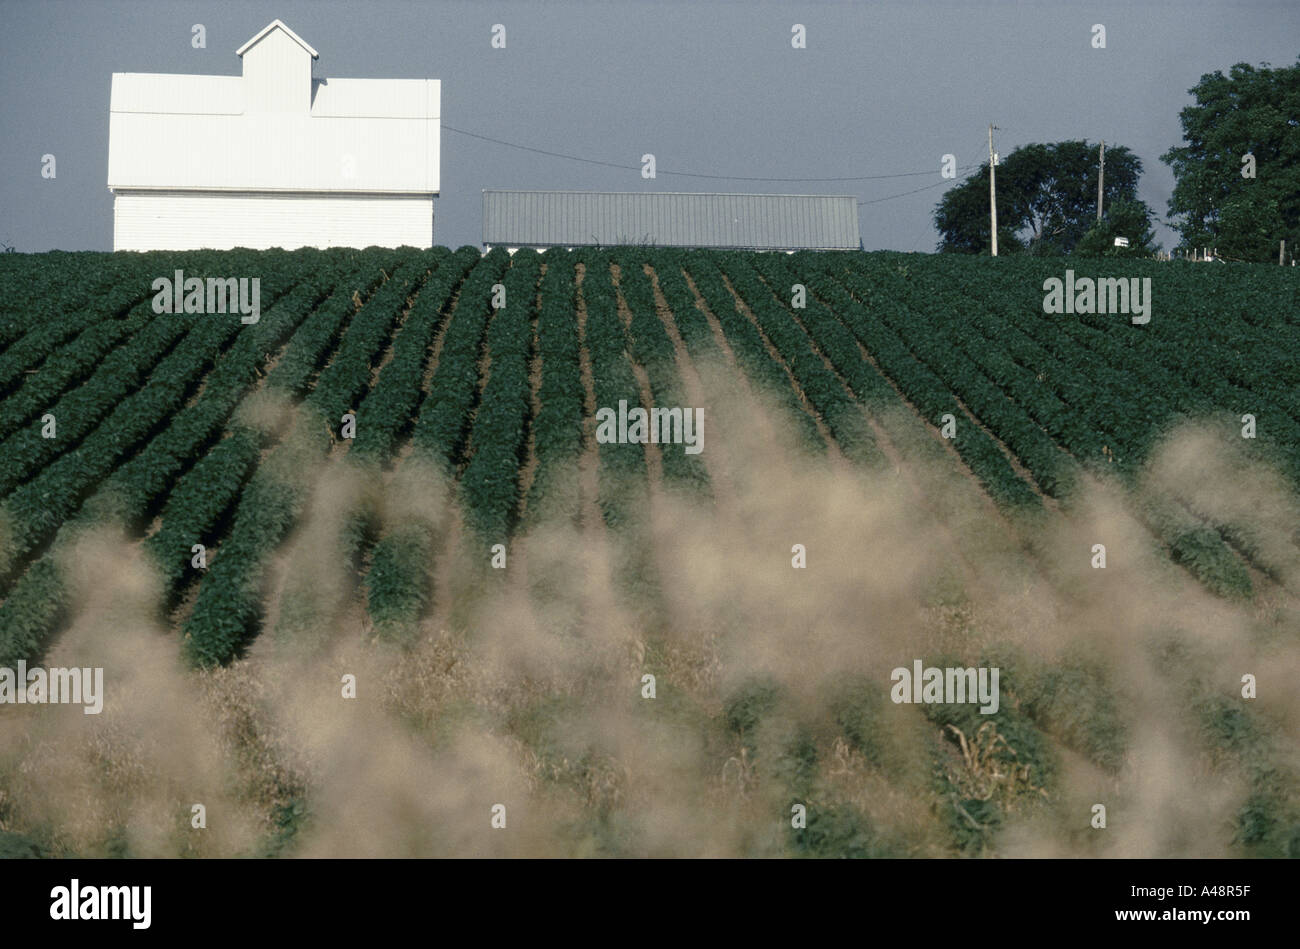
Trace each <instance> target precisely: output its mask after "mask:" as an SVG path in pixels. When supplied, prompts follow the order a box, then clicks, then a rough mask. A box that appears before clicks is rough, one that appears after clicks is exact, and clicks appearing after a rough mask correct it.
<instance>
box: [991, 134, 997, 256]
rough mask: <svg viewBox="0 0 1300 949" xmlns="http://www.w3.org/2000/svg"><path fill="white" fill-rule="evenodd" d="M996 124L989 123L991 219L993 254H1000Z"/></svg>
mask: <svg viewBox="0 0 1300 949" xmlns="http://www.w3.org/2000/svg"><path fill="white" fill-rule="evenodd" d="M995 128H997V126H996V125H993V124H990V125H989V219H990V221H991V222H992V225H991V226H992V228H993V231H992V234H993V256H994V257H996V256H997V255H998V188H997V183H996V176H995V175H994V173H993V167H994V166H995V165H996V164H997V156H996V155H995V154H994V152H993V130H994V129H995Z"/></svg>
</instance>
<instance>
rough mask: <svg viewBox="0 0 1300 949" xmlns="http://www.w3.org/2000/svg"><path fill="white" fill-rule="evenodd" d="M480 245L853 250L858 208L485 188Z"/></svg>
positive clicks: (776, 198) (723, 197)
mask: <svg viewBox="0 0 1300 949" xmlns="http://www.w3.org/2000/svg"><path fill="white" fill-rule="evenodd" d="M483 243H484V244H485V245H490V246H506V247H576V246H582V245H590V244H601V245H613V244H653V245H656V246H659V247H719V248H735V249H744V250H801V249H819V250H857V249H858V246H859V235H858V203H857V198H856V197H855V196H853V195H827V194H708V193H694V192H689V193H688V192H664V191H622V192H620V191H609V192H597V191H491V190H485V191H484V192H483Z"/></svg>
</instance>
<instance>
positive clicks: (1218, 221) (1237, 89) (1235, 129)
mask: <svg viewBox="0 0 1300 949" xmlns="http://www.w3.org/2000/svg"><path fill="white" fill-rule="evenodd" d="M1188 91H1189V92H1190V93H1191V94H1192V95H1193V96H1194V97H1195V99H1196V104H1195V105H1189V106H1187V107H1186V108H1185V109H1183V110H1182V112H1180V113H1179V120H1180V121H1181V122H1182V126H1183V139H1184V141H1185V142H1186V144H1185V145H1180V146H1176V147H1174V148H1171V149H1169V151H1167V152H1166V153H1165V154H1163V155H1161V156H1160V160H1161V161H1163V162H1165V163H1166V164H1167V165H1169V166H1170V167H1171V168H1172V169H1173V172H1174V178H1175V179H1176V184H1175V185H1174V192H1173V196H1172V197H1171V198H1170V199H1169V214H1170V217H1171V218H1173V219H1174V224H1175V226H1176V227H1177V229H1178V231H1179V234H1180V235H1181V237H1182V245H1181V246H1182V247H1201V246H1211V247H1217V248H1218V249H1219V253H1220V254H1221V255H1223V256H1226V257H1235V258H1239V259H1242V260H1276V259H1277V246H1278V241H1279V240H1283V239H1285V240H1286V242H1287V245H1288V247H1294V246H1295V243H1296V241H1297V240H1300V60H1298V61H1297V63H1296V65H1295V66H1291V67H1289V68H1284V69H1270V68H1269V67H1268V64H1267V63H1263V64H1261V68H1259V69H1256V68H1255V67H1253V66H1250V65H1248V64H1246V63H1238V64H1237V65H1235V66H1233V67H1232V68H1231V69H1230V70H1229V71H1228V75H1226V76H1225V75H1224V74H1223V73H1222V72H1221V71H1216V72H1213V73H1207V74H1205V75H1203V76H1202V77H1201V81H1200V82H1198V83H1197V84H1196V85H1195V86H1193V87H1192V88H1191V89H1190V90H1188ZM1248 154H1249V155H1251V156H1253V157H1254V163H1255V177H1254V178H1249V177H1243V174H1242V172H1243V171H1244V170H1247V166H1246V165H1245V164H1244V163H1243V160H1244V158H1245V156H1246V155H1248Z"/></svg>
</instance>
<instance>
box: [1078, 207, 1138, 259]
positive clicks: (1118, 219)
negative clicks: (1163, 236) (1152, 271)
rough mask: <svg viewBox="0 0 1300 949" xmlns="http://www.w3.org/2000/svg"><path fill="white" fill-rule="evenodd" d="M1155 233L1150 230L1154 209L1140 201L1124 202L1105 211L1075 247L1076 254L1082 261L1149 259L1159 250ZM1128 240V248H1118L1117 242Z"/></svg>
mask: <svg viewBox="0 0 1300 949" xmlns="http://www.w3.org/2000/svg"><path fill="white" fill-rule="evenodd" d="M1155 236H1156V235H1155V232H1154V231H1153V230H1152V229H1151V209H1150V208H1148V207H1147V206H1146V205H1145V204H1143V203H1142V202H1141V201H1131V200H1129V199H1127V198H1121V199H1120V200H1118V201H1116V202H1115V203H1114V204H1112V205H1111V206H1110V207H1109V208H1105V209H1104V210H1103V216H1102V219H1101V220H1100V221H1097V222H1095V223H1094V224H1093V225H1092V227H1090V228H1089V229H1088V233H1087V234H1085V235H1084V236H1083V238H1082V239H1081V240H1080V241H1079V243H1078V244H1076V245H1075V248H1074V252H1075V253H1076V254H1079V255H1080V256H1083V257H1149V256H1151V254H1153V253H1154V252H1155V250H1156V246H1155ZM1117 237H1127V238H1128V246H1127V247H1116V246H1115V238H1117Z"/></svg>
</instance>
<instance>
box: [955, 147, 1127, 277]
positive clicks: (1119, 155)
mask: <svg viewBox="0 0 1300 949" xmlns="http://www.w3.org/2000/svg"><path fill="white" fill-rule="evenodd" d="M1141 174H1142V161H1141V159H1139V158H1138V157H1137V156H1136V155H1134V154H1133V153H1132V152H1131V151H1129V150H1128V149H1127V148H1125V147H1124V146H1122V145H1119V146H1113V147H1112V146H1107V148H1106V190H1105V195H1104V204H1105V206H1110V205H1111V204H1112V203H1114V202H1120V201H1125V202H1132V203H1135V204H1137V205H1138V206H1139V208H1140V209H1141V210H1142V211H1143V212H1145V214H1146V216H1147V217H1149V216H1150V212H1149V210H1147V208H1146V205H1145V204H1143V203H1142V202H1141V201H1140V200H1139V199H1138V196H1137V183H1138V178H1139V177H1140V176H1141ZM988 180H989V166H988V163H987V162H986V163H984V164H983V165H981V166H980V170H979V171H977V172H976V173H975V174H973V175H972V176H971V177H969V178H967V179H966V180H965V181H964V182H962V184H960V185H958V186H957V187H956V188H952V189H950V190H949V191H948V193H947V194H945V195H944V196H943V200H942V201H940V202H939V204H938V206H937V207H936V208H935V212H934V223H935V226H936V227H937V228H938V229H939V233H940V235H941V239H940V241H939V247H938V249H939V250H940V251H953V252H958V253H966V254H981V253H988V250H989V198H988ZM997 193H998V252H999V253H1003V252H1008V253H1015V252H1024V253H1029V254H1035V255H1043V254H1068V253H1071V252H1073V250H1074V248H1075V246H1076V245H1077V244H1078V243H1079V241H1080V240H1082V239H1083V236H1084V235H1085V234H1087V233H1088V230H1089V229H1090V228H1091V227H1092V225H1093V223H1094V222H1095V220H1096V215H1097V146H1096V145H1094V144H1091V143H1089V142H1085V141H1068V142H1055V143H1052V144H1049V145H1038V144H1034V145H1025V146H1023V147H1021V148H1018V149H1016V150H1015V151H1013V152H1012V153H1011V154H1010V155H1007V156H1006V157H1005V158H1004V159H1002V160H1001V161H1000V162H999V164H998V168H997Z"/></svg>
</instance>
